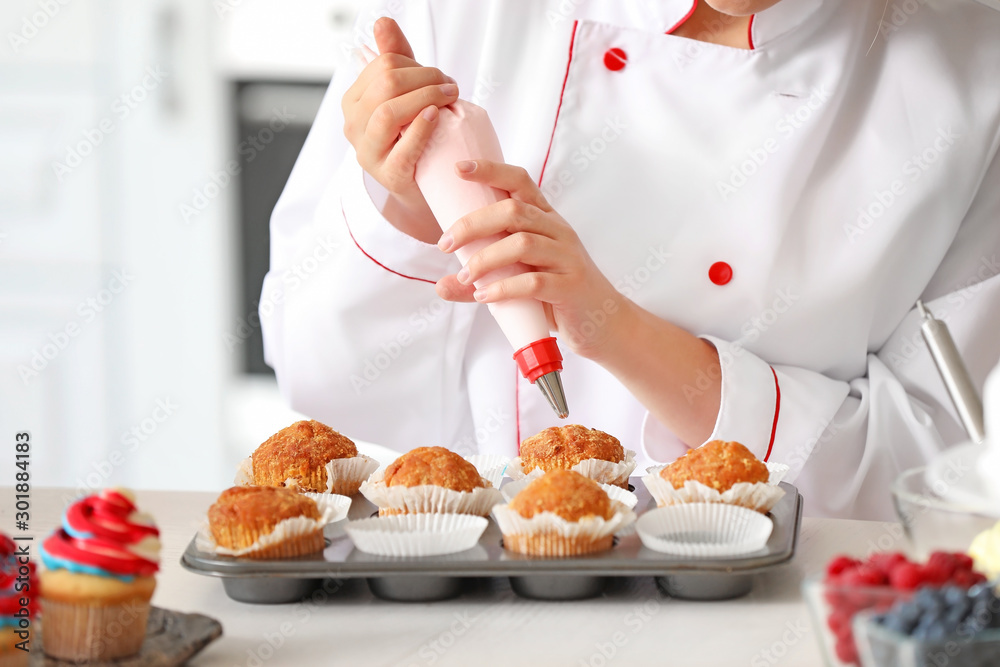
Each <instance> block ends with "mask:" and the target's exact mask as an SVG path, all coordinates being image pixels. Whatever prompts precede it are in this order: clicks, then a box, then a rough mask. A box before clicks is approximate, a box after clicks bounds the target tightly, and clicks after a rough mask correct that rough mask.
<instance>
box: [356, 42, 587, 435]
mask: <svg viewBox="0 0 1000 667" xmlns="http://www.w3.org/2000/svg"><path fill="white" fill-rule="evenodd" d="M374 57H375V54H374V52H372V51H371V50H370V49H367V47H365V58H366V60H368V61H369V62H370V61H371V60H372V59H373V58H374ZM405 131H406V130H405V129H404V132H405ZM462 160H492V161H494V162H503V153H502V152H501V150H500V141H499V140H498V139H497V135H496V132H495V131H494V129H493V124H492V123H491V122H490V119H489V116H487V114H486V111H485V110H484V109H483V108H481V107H479V106H476V105H475V104H472V103H470V102H466V101H465V100H458V101H456V102H455V103H453V104H450V105H448V106H446V107H443V108H442V109H441V110H440V113H439V115H438V121H437V127H436V128H435V129H434V134H433V135H432V137H431V139H430V141H429V142H428V144H427V147H426V148H424V152H423V154H422V155H421V156H420V159H419V160H417V164H416V171H415V173H414V179H415V180H416V182H417V186H418V187H419V188H420V192H421V193H422V194H423V195H424V199H425V200H426V201H427V205H428V206H429V207H430V209H431V212H432V213H433V214H434V217H435V218H437V221H438V224H439V225H441V229H442V230H443V231H447V230H448V229H449V228H450V227H451V226H452V224H454V223H455V221H457V220H458V219H459V218H461V217H462V216H464V215H467V214H469V213H471V212H473V211H476V210H478V209H480V208H483V207H484V206H489V205H490V204H493V203H496V202H498V201H502V200H504V199H507V198H508V197H509V195H508V194H507V193H506V192H504V191H502V190H497V189H495V188H491V187H489V186H487V185H483V184H481V183H471V182H469V181H465V180H462V179H461V178H459V176H458V175H457V174H456V173H455V163H456V162H460V161H462ZM505 236H507V233H506V232H504V233H501V234H496V235H494V236H491V237H488V238H485V239H480V240H478V241H475V242H473V243H469V244H467V245H465V246H463V247H462V248H459V249H458V250H456V251H455V254H456V255H457V256H458V259H459V260H460V261H461V262H462V265H463V266H464V265H465V264H466V263H467V262H468V261H469V258H470V257H472V256H473V255H475V254H476V253H477V252H479V251H480V250H481V249H482V248H484V247H486V246H488V245H489V244H491V243H493V242H495V241H497V240H499V239H501V238H503V237H505ZM528 270H529V269H528V267H527V266H525V265H524V264H514V265H511V266H505V267H503V268H501V269H498V270H496V271H491V272H490V273H488V274H486V275H485V276H483V277H482V278H480V279H479V280H477V281H475V285H476V287H477V288H482V287H484V286H485V285H489V284H491V283H494V282H496V281H497V280H502V279H503V278H507V277H510V276H514V275H517V274H519V273H524V272H526V271H528ZM489 309H490V313H491V314H492V315H493V318H494V319H495V320H496V321H497V324H499V325H500V329H501V330H502V331H503V333H504V335H505V336H506V337H507V340H508V341H510V344H511V345H512V346H513V348H514V349H515V350H516V352H514V360H515V361H516V362H517V365H518V368H519V369H520V370H521V373H522V375H524V377H526V378H527V379H528V380H529V381H530V382H531V383H533V384H534V385H535V386H537V387H538V388H539V389H540V390H541V391H542V393H543V394H544V395H545V397H546V399H548V401H549V404H550V405H551V406H552V409H553V410H554V411H555V413H556V414H557V415H558V416H559V417H560V418H563V419H565V418H566V417H568V416H569V409H568V407H567V405H566V394H565V392H564V390H563V385H562V379H561V377H560V373H561V371H562V354H561V353H560V352H559V346H558V344H557V343H556V339H555V338H554V337H553V336H552V334H551V332H550V331H549V324H548V320H547V319H546V317H545V309H544V306H543V305H542V304H541V302H539V301H537V300H535V299H528V298H521V299H509V300H507V301H503V302H501V303H491V304H489Z"/></svg>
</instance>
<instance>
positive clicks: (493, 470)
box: [465, 454, 510, 489]
mask: <svg viewBox="0 0 1000 667" xmlns="http://www.w3.org/2000/svg"><path fill="white" fill-rule="evenodd" d="M465 460H466V461H468V462H469V463H471V464H472V465H474V466H476V470H478V471H479V474H480V475H481V476H483V477H485V478H486V479H488V480H490V484H492V485H493V487H494V488H496V489H499V488H500V482H501V481H502V480H503V476H504V471H505V470H506V469H507V464H509V463H510V458H509V457H507V456H503V455H501V454H473V455H471V456H466V457H465Z"/></svg>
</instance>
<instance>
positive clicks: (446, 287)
mask: <svg viewBox="0 0 1000 667" xmlns="http://www.w3.org/2000/svg"><path fill="white" fill-rule="evenodd" d="M434 289H435V290H436V291H437V293H438V296H439V297H441V298H442V299H444V300H445V301H459V302H465V303H468V302H471V301H475V299H473V298H472V293H473V292H475V291H476V288H475V287H473V286H472V285H463V284H462V283H460V282H458V280H456V279H455V276H453V275H451V276H445V277H444V278H442V279H441V280H439V281H437V284H436V285H435V286H434Z"/></svg>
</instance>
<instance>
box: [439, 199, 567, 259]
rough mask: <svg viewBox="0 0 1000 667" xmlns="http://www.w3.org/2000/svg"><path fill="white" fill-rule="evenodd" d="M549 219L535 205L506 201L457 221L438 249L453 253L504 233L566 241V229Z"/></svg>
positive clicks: (486, 207) (511, 200)
mask: <svg viewBox="0 0 1000 667" xmlns="http://www.w3.org/2000/svg"><path fill="white" fill-rule="evenodd" d="M548 218H549V216H547V215H546V214H545V213H542V211H540V210H539V209H538V208H536V207H534V206H532V205H531V204H526V203H524V202H523V201H520V200H518V199H504V200H502V201H498V202H496V203H495V204H490V205H489V206H485V207H483V208H481V209H479V210H477V211H473V212H472V213H470V214H468V215H466V216H463V217H461V218H459V219H458V220H456V221H455V222H454V223H453V224H452V226H451V227H450V228H449V229H448V231H447V232H446V233H444V234H442V236H441V239H440V241H438V248H439V249H440V250H442V251H444V252H453V251H455V250H456V249H458V248H461V247H462V246H464V245H466V244H467V243H471V242H472V241H475V240H477V239H483V238H487V237H490V236H493V235H494V234H500V233H504V232H506V233H508V234H516V233H518V232H528V233H531V234H539V235H541V236H546V237H548V238H552V239H557V240H559V239H562V238H563V237H565V236H566V234H565V233H564V231H565V230H563V229H562V226H563V225H560V224H559V223H557V222H555V221H553V220H551V219H548Z"/></svg>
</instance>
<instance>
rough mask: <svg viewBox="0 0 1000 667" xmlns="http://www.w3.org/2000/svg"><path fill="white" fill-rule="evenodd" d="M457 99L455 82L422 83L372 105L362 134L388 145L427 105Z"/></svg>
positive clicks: (437, 105) (436, 104)
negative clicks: (370, 113) (410, 89)
mask: <svg viewBox="0 0 1000 667" xmlns="http://www.w3.org/2000/svg"><path fill="white" fill-rule="evenodd" d="M457 99H458V86H456V85H455V84H453V83H446V84H443V85H440V86H424V87H423V88H420V89H419V90H414V91H412V92H409V93H406V94H405V95H400V96H399V97H394V98H393V99H391V100H387V101H385V102H383V103H382V104H380V105H378V106H377V107H375V110H374V111H373V112H372V115H371V118H369V119H368V126H367V128H366V130H365V134H366V135H367V136H368V138H369V139H370V140H371V141H373V142H374V143H375V144H376V145H379V146H387V147H388V146H391V145H392V144H393V143H395V141H396V139H397V138H398V137H399V133H400V131H401V130H402V129H403V128H404V127H405V126H406V125H409V124H410V123H412V122H413V121H414V119H416V117H417V114H419V113H420V112H421V111H423V110H424V109H426V108H427V107H428V106H432V105H433V106H435V107H443V106H445V105H447V104H451V103H452V102H454V101H455V100H457Z"/></svg>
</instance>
